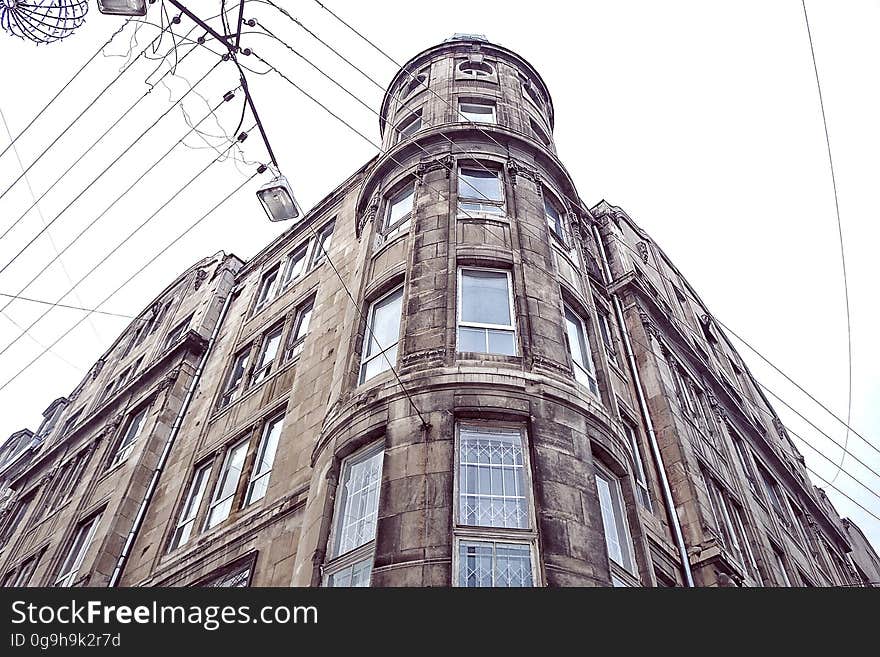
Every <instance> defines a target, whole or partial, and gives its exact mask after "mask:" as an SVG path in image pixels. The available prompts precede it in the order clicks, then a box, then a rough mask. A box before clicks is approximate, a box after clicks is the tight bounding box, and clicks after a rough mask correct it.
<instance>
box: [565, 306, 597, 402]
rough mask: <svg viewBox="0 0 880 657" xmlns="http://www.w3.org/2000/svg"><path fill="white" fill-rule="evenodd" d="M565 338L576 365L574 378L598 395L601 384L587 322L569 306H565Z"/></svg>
mask: <svg viewBox="0 0 880 657" xmlns="http://www.w3.org/2000/svg"><path fill="white" fill-rule="evenodd" d="M565 338H566V342H568V353H569V354H570V355H571V362H572V365H574V378H575V379H576V380H577V381H578V383H580V384H581V385H584V386H586V387H587V388H589V389H590V392H592V393H593V394H594V395H596V396H598V395H599V385H598V383H597V382H596V368H595V366H594V365H593V354H592V350H591V349H590V341H589V339H588V338H587V328H586V324H585V322H584V320H582V319H581V318H580V317H578V316H577V315H575V314H574V312H573V311H572V310H571V308H569V307H568V306H566V307H565Z"/></svg>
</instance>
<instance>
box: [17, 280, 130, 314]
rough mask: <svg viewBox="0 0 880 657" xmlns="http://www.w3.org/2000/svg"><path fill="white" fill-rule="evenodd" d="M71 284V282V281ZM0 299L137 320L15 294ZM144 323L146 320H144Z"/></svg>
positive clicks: (93, 309)
mask: <svg viewBox="0 0 880 657" xmlns="http://www.w3.org/2000/svg"><path fill="white" fill-rule="evenodd" d="M71 282H73V281H71ZM0 297H6V298H8V299H17V300H19V301H27V302H30V303H39V304H42V305H44V306H54V307H55V308H66V309H68V310H84V311H86V312H91V313H95V314H96V315H107V316H108V317H121V318H123V319H138V318H137V317H135V316H134V315H124V314H122V313H111V312H109V311H107V310H97V309H95V308H84V307H83V306H71V305H68V304H65V303H53V302H52V301H46V300H44V299H32V298H30V297H22V296H19V295H16V294H8V293H6V292H0ZM145 321H146V320H145Z"/></svg>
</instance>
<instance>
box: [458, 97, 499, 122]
mask: <svg viewBox="0 0 880 657" xmlns="http://www.w3.org/2000/svg"><path fill="white" fill-rule="evenodd" d="M465 105H470V106H472V107H483V108H489V109H490V110H491V111H490V112H489V113H488V116H490V117H491V118H490V120H488V121H484V120H480V119H474V118H471V116H472V115H474V114H477V115H480V114H485V113H484V112H468V111H466V110H465V109H464V106H465ZM457 117H458V118H459V120H460V119H461V118H462V117H463V118H464V119H465V121H466V122H467V123H473V124H476V125H498V103H496V102H495V101H494V100H491V99H488V98H469V97H465V98H461V97H460V98H459V99H458V115H457Z"/></svg>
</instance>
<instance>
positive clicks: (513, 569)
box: [455, 423, 535, 587]
mask: <svg viewBox="0 0 880 657" xmlns="http://www.w3.org/2000/svg"><path fill="white" fill-rule="evenodd" d="M456 461H457V464H456V482H455V491H456V496H457V502H456V513H455V536H456V541H457V548H456V550H457V555H456V557H457V561H458V567H457V571H456V575H455V577H456V583H457V585H458V586H470V587H477V586H504V587H508V586H510V587H519V586H534V585H535V573H534V567H533V552H534V546H535V541H534V538H535V535H534V523H533V521H532V515H531V504H532V501H531V478H530V476H529V469H528V458H527V454H526V449H525V435H524V431H523V430H522V429H521V428H512V427H503V426H494V425H484V424H478V423H463V424H460V425H458V427H457V449H456Z"/></svg>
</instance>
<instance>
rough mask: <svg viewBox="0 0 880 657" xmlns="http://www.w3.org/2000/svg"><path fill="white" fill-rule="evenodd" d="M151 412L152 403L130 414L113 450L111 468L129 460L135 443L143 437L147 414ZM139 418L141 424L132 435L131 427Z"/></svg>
mask: <svg viewBox="0 0 880 657" xmlns="http://www.w3.org/2000/svg"><path fill="white" fill-rule="evenodd" d="M149 414H150V405H149V404H144V405H143V406H141V407H140V408H137V409H136V410H134V411H132V412H131V413H129V415H128V419H127V420H126V422H125V425H124V426H125V429H124V430H123V431H122V434H121V435H120V436H119V439H118V441H117V443H116V448H115V449H114V450H113V458H112V459H111V460H110V465H109V467H110V468H114V467H116V466H117V465H119V464H120V463H124V462H125V461H126V460H128V457H129V456H131V452H132V450H133V449H134V446H135V444H136V443H137V441H138V438H140V437H141V434H142V433H143V431H144V426H145V425H146V424H147V416H148V415H149ZM138 418H140V419H141V421H140V425H139V426H138V428H137V431H136V432H135V434H134V436H131V437H130V434H131V427H132V425H133V424H134V422H135V420H137V419H138Z"/></svg>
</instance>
